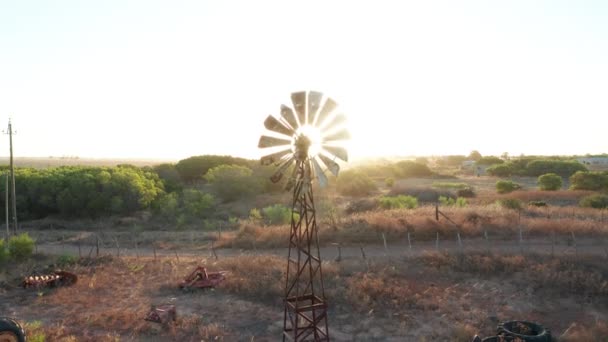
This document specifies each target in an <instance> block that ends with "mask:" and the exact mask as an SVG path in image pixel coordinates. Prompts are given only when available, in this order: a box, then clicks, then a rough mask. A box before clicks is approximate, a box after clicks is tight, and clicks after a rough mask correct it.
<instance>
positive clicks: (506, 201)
mask: <svg viewBox="0 0 608 342" xmlns="http://www.w3.org/2000/svg"><path fill="white" fill-rule="evenodd" d="M496 202H497V203H498V205H500V206H501V207H503V208H507V209H514V210H519V209H521V208H522V203H521V201H520V200H518V199H515V198H503V199H501V200H498V201H496Z"/></svg>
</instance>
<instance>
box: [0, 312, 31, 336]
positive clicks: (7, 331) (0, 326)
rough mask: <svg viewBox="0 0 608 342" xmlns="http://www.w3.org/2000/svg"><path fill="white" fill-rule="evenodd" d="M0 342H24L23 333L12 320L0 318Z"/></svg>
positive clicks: (18, 325)
mask: <svg viewBox="0 0 608 342" xmlns="http://www.w3.org/2000/svg"><path fill="white" fill-rule="evenodd" d="M0 341H8V342H25V331H23V328H22V327H21V325H20V324H19V323H17V321H15V320H14V319H12V318H9V317H0Z"/></svg>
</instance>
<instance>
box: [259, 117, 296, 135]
mask: <svg viewBox="0 0 608 342" xmlns="http://www.w3.org/2000/svg"><path fill="white" fill-rule="evenodd" d="M264 127H266V129H268V130H269V131H273V132H277V133H281V134H285V135H288V136H293V135H294V133H295V132H294V130H293V129H291V128H289V127H286V126H285V125H283V123H282V122H281V121H279V120H277V118H275V117H274V116H272V115H268V117H267V118H266V120H264Z"/></svg>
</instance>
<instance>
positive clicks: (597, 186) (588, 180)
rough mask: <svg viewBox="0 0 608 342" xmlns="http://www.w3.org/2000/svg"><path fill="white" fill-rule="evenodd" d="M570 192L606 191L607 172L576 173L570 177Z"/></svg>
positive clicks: (607, 187)
mask: <svg viewBox="0 0 608 342" xmlns="http://www.w3.org/2000/svg"><path fill="white" fill-rule="evenodd" d="M570 189H572V190H593V191H602V190H603V191H607V190H608V172H606V171H603V172H598V171H590V172H589V171H578V172H576V173H575V174H573V175H572V176H571V177H570Z"/></svg>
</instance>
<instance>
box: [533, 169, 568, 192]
mask: <svg viewBox="0 0 608 342" xmlns="http://www.w3.org/2000/svg"><path fill="white" fill-rule="evenodd" d="M562 184H563V181H562V177H560V176H558V175H556V174H555V173H546V174H544V175H542V176H540V177H538V187H539V188H540V189H541V190H546V191H555V190H559V189H561V188H562Z"/></svg>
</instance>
